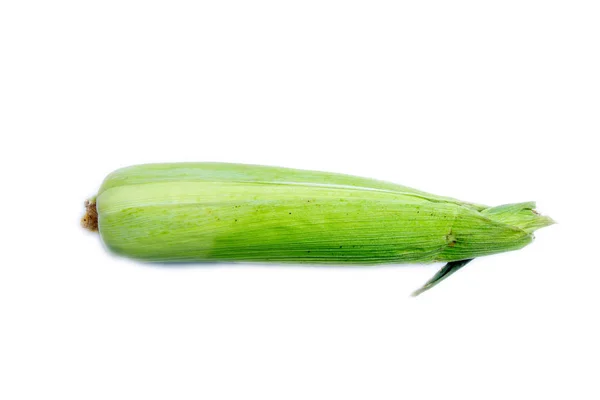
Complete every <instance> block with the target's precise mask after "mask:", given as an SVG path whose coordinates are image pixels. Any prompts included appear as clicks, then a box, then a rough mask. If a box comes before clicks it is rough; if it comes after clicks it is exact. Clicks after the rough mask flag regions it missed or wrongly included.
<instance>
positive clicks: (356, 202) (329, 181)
mask: <svg viewBox="0 0 600 400" xmlns="http://www.w3.org/2000/svg"><path fill="white" fill-rule="evenodd" d="M90 207H91V208H90ZM534 208H535V203H533V202H527V203H518V204H509V205H503V206H499V207H487V206H484V205H479V204H472V203H466V202H462V201H459V200H456V199H452V198H448V197H441V196H436V195H433V194H429V193H425V192H421V191H418V190H415V189H412V188H408V187H405V186H401V185H396V184H393V183H388V182H382V181H377V180H373V179H366V178H360V177H354V176H349V175H340V174H332V173H326V172H316V171H304V170H294V169H287V168H276V167H265V166H255V165H241V164H223V163H179V164H147V165H137V166H132V167H127V168H122V169H119V170H117V171H115V172H113V173H111V174H110V175H109V176H108V177H107V178H106V179H105V181H104V183H103V184H102V186H101V187H100V190H99V192H98V194H97V196H96V197H95V198H94V199H92V200H91V201H90V205H89V206H88V214H86V217H84V225H85V226H87V227H89V228H91V229H93V225H94V224H93V223H94V222H95V221H94V216H93V215H90V214H93V212H94V211H97V225H98V230H99V232H100V235H101V237H102V240H103V241H104V243H105V244H106V246H107V247H108V248H109V249H111V250H112V251H114V252H115V253H118V254H121V255H124V256H128V257H133V258H137V259H141V260H146V261H159V262H216V261H243V262H279V263H319V264H358V265H361V264H362V265H369V264H384V263H430V262H438V261H446V262H450V263H452V262H455V261H464V260H470V259H473V258H475V257H480V256H485V255H489V254H495V253H500V252H504V251H510V250H517V249H520V248H522V247H524V246H526V245H527V244H529V243H530V242H531V241H532V239H533V232H534V231H535V230H536V229H539V228H542V227H544V226H548V225H550V224H552V223H553V221H552V220H551V219H550V218H548V217H544V216H541V215H539V214H537V213H536V212H535V211H534ZM86 218H87V222H86V221H85V219H86ZM465 263H466V262H463V263H462V265H464V264H465ZM459 264H461V263H455V264H450V266H456V265H459ZM462 265H460V266H462ZM458 268H460V267H458ZM458 268H454V269H453V271H454V270H456V269H458ZM447 275H449V274H446V276H447ZM441 279H443V277H441ZM441 279H438V280H436V281H435V282H433V285H435V283H437V282H438V281H439V280H441ZM430 286H432V285H431V283H430Z"/></svg>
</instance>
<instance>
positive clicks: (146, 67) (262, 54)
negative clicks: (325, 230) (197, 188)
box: [0, 0, 600, 399]
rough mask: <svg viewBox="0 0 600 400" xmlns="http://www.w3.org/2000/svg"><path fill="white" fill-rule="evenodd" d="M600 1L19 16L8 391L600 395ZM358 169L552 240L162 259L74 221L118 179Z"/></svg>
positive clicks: (117, 8)
mask: <svg viewBox="0 0 600 400" xmlns="http://www.w3.org/2000/svg"><path fill="white" fill-rule="evenodd" d="M599 20H600V13H599V9H598V6H597V2H593V1H589V2H585V1H523V0H520V1H503V2H481V1H470V2H469V1H452V2H435V1H420V2H398V1H390V2H382V1H364V2H356V1H326V0H319V1H306V0H305V1H301V2H300V1H298V2H292V1H247V2H243V1H239V2H235V1H225V0H223V1H214V2H208V1H205V2H200V1H190V2H180V1H168V2H167V1H165V2H157V1H124V0H120V1H102V2H87V1H70V2H69V1H48V2H46V1H44V2H42V1H40V2H32V1H10V0H9V1H4V2H2V4H1V5H0V102H1V103H0V134H1V137H2V138H1V145H0V163H1V164H2V165H1V167H2V168H1V170H0V171H1V172H0V173H1V174H2V176H1V180H2V186H1V187H2V189H1V192H2V194H1V197H0V202H1V207H2V208H1V210H2V211H1V216H2V217H1V218H2V219H1V225H0V228H1V229H0V235H1V237H2V240H1V243H2V245H1V247H2V257H3V258H2V266H1V267H0V398H2V399H199V398H202V399H399V398H405V399H433V398H436V399H440V398H444V399H454V398H457V399H458V398H460V399H534V398H548V397H549V396H555V397H556V398H563V399H566V398H573V399H598V398H599V397H600V389H599V385H598V371H599V369H600V366H599V360H600V351H599V341H598V338H599V337H600V329H599V328H598V325H597V323H598V306H599V304H600V295H599V290H598V285H599V277H600V275H599V273H598V268H599V267H600V266H599V265H598V248H599V247H600V246H599V245H598V243H599V242H598V238H599V236H598V226H599V224H600V221H599V219H598V172H599V171H600V168H599V163H598V160H597V157H598V149H599V147H598V145H597V144H595V143H593V142H592V140H593V137H594V136H597V135H598V133H599V132H600V123H599V111H600V95H599V93H600V78H599V77H600V59H599V53H600V52H599V49H600V28H599V27H600V24H599V23H598V21H599ZM162 161H170V162H173V161H228V162H246V163H258V164H269V165H280V166H288V167H296V168H306V169H317V170H327V171H335V172H344V173H350V174H355V175H363V176H368V177H374V178H379V179H384V180H390V181H394V182H397V183H400V184H404V185H408V186H414V187H416V188H419V189H422V190H427V191H431V192H434V193H437V194H441V195H448V196H454V197H458V198H460V199H464V200H468V201H473V202H481V203H486V204H490V205H498V204H502V203H509V202H520V201H528V200H536V201H537V202H538V209H539V210H540V211H541V212H543V213H545V214H548V215H550V216H552V217H553V218H554V219H556V220H557V221H558V222H559V223H558V224H557V225H554V226H552V227H549V228H545V229H543V230H541V231H539V232H538V233H537V235H536V241H535V242H534V243H533V244H532V245H530V246H528V247H527V248H525V249H523V250H521V251H517V252H513V253H505V254H501V255H496V256H490V257H485V258H480V259H478V260H476V261H474V262H473V263H472V264H471V265H469V266H467V267H465V269H463V270H461V271H460V272H458V273H457V274H456V275H454V276H453V277H452V278H450V279H449V280H447V281H445V282H443V283H442V284H441V285H440V286H439V287H437V288H435V289H434V290H432V291H431V292H428V293H426V294H424V295H422V296H421V297H419V298H416V299H414V298H409V297H408V295H409V293H410V292H411V291H412V290H414V289H416V288H417V287H419V286H420V285H421V284H422V283H423V282H424V281H425V280H427V279H428V278H429V277H430V276H431V275H433V273H434V272H435V271H436V269H437V268H438V267H439V266H438V265H431V266H389V267H381V268H349V269H343V268H310V267H304V268H302V267H281V266H271V267H269V266H219V267H215V266H212V267H211V266H202V267H187V268H182V267H173V268H170V267H153V266H148V265H144V264H140V263H137V262H132V261H128V260H126V259H121V258H117V257H115V256H112V255H110V254H108V253H107V252H106V251H105V249H104V248H103V246H102V244H101V241H100V240H99V238H98V236H97V235H95V234H91V233H87V232H85V231H84V230H83V229H81V228H80V226H79V218H80V217H81V215H82V213H83V201H84V200H85V199H86V198H87V197H89V196H91V195H93V194H94V193H95V191H96V190H97V188H98V187H99V185H100V183H101V181H102V179H103V178H104V177H105V176H106V175H107V174H108V173H109V172H111V171H112V170H114V169H116V168H119V167H122V166H126V165H131V164H138V163H145V162H162Z"/></svg>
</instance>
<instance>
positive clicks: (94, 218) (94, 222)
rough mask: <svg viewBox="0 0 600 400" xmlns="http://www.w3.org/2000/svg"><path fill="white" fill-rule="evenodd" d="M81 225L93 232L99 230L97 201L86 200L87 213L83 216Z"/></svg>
mask: <svg viewBox="0 0 600 400" xmlns="http://www.w3.org/2000/svg"><path fill="white" fill-rule="evenodd" d="M81 226H83V227H84V228H85V229H88V230H90V231H92V232H96V231H98V210H97V209H96V202H95V201H93V202H90V201H89V200H86V201H85V215H84V216H83V218H81Z"/></svg>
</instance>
